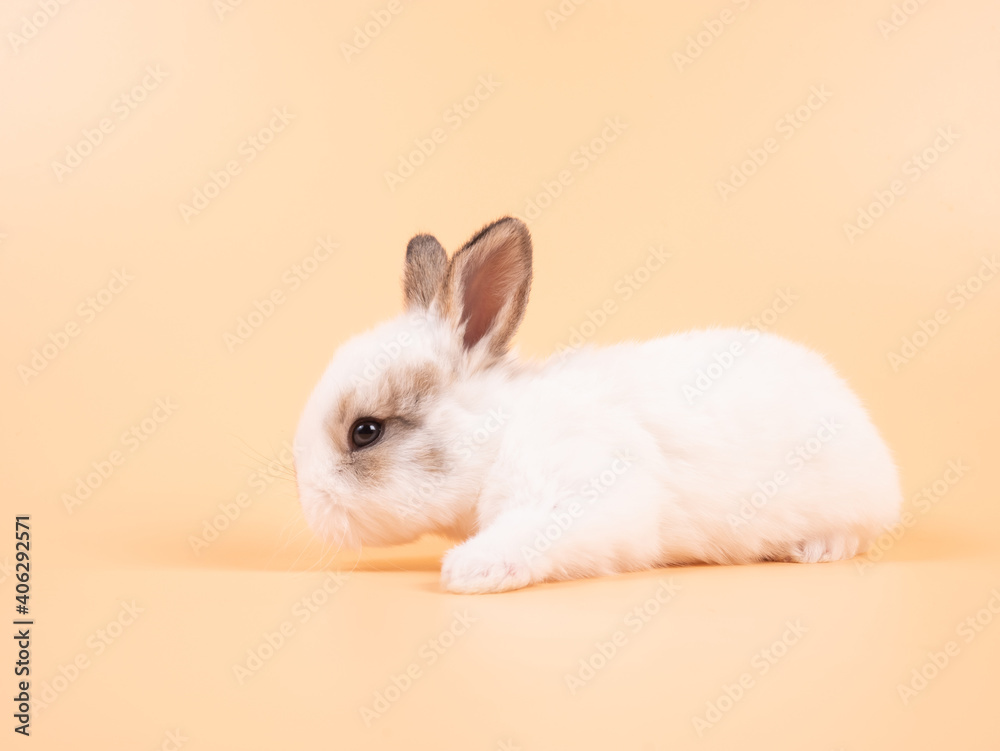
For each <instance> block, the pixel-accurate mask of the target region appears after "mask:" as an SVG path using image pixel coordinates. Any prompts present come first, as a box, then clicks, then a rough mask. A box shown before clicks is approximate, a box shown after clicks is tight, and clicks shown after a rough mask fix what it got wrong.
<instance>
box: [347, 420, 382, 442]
mask: <svg viewBox="0 0 1000 751" xmlns="http://www.w3.org/2000/svg"><path fill="white" fill-rule="evenodd" d="M381 435H382V423H381V422H379V421H378V420H376V419H374V418H371V417H362V418H361V419H360V420H358V421H356V422H355V423H354V426H353V427H352V428H351V443H352V444H354V448H358V449H363V448H364V447H365V446H371V445H372V444H373V443H375V441H377V440H378V439H379V438H380V437H381Z"/></svg>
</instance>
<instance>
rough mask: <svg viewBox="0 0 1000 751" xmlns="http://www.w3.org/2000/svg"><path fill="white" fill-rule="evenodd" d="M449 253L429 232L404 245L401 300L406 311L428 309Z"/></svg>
mask: <svg viewBox="0 0 1000 751" xmlns="http://www.w3.org/2000/svg"><path fill="white" fill-rule="evenodd" d="M447 270H448V256H447V255H446V254H445V252H444V248H442V247H441V243H439V242H438V241H437V239H436V238H434V237H432V236H431V235H416V236H415V237H414V238H413V239H412V240H410V242H409V243H407V245H406V266H405V268H404V270H403V303H404V305H405V306H406V309H407V310H427V308H429V307H430V305H431V302H432V301H433V300H434V296H435V295H437V293H438V291H439V290H440V289H441V285H442V284H443V283H444V276H445V272H446V271H447Z"/></svg>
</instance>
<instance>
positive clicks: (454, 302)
mask: <svg viewBox="0 0 1000 751" xmlns="http://www.w3.org/2000/svg"><path fill="white" fill-rule="evenodd" d="M530 288H531V235H530V234H529V233H528V228H527V227H526V226H525V224H524V222H522V221H521V220H520V219H515V218H513V217H509V216H508V217H504V218H503V219H499V220H497V221H495V222H493V224H489V225H487V226H486V227H483V229H481V230H480V231H479V232H478V233H476V235H474V236H473V237H472V239H471V240H469V242H467V243H466V244H465V245H464V246H463V247H462V249H461V250H459V251H458V252H457V253H455V255H454V256H453V257H452V259H451V264H450V265H449V266H448V274H447V276H446V277H445V281H444V288H443V290H442V301H443V303H444V306H445V312H446V314H447V315H448V316H449V317H450V318H451V320H452V323H453V325H455V326H456V328H458V329H459V330H461V332H462V336H463V341H464V345H465V349H466V350H470V349H472V348H473V347H475V346H477V345H478V344H480V343H482V344H483V349H484V351H485V352H488V353H489V354H491V355H493V356H494V357H500V356H502V355H503V354H504V353H505V352H506V351H507V345H508V344H509V343H510V340H511V338H512V337H513V336H514V332H515V331H517V327H518V326H519V325H520V323H521V319H522V318H524V310H525V308H526V307H527V306H528V290H529V289H530Z"/></svg>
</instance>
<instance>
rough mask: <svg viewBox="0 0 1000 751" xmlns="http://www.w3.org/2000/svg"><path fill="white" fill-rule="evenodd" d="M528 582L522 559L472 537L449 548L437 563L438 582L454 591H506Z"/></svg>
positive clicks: (525, 564) (525, 566) (529, 572)
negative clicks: (439, 562)
mask: <svg viewBox="0 0 1000 751" xmlns="http://www.w3.org/2000/svg"><path fill="white" fill-rule="evenodd" d="M529 584H531V571H530V570H529V568H528V564H527V562H526V561H524V560H519V559H517V558H514V557H511V556H509V555H507V554H506V553H505V552H504V551H502V550H498V549H496V548H495V547H493V546H491V545H486V544H483V541H482V540H478V539H476V538H472V539H471V540H469V541H468V542H466V543H464V544H462V545H459V546H458V547H457V548H452V549H451V550H449V551H448V553H447V554H446V555H445V557H444V561H443V562H442V564H441V586H442V587H444V589H446V590H447V591H449V592H455V593H457V594H486V593H489V592H506V591H507V590H509V589H520V588H521V587H526V586H528V585H529Z"/></svg>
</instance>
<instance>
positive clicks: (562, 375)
mask: <svg viewBox="0 0 1000 751" xmlns="http://www.w3.org/2000/svg"><path fill="white" fill-rule="evenodd" d="M435 311H436V306H432V308H431V310H430V312H429V313H428V314H426V315H425V314H424V313H412V312H410V313H404V314H402V315H401V316H399V317H398V318H397V319H394V320H393V321H390V322H388V323H386V324H383V325H382V326H380V327H378V328H377V329H375V330H373V331H371V332H368V333H367V334H363V335H361V336H359V337H356V338H355V339H353V340H351V341H350V342H348V343H347V344H345V345H344V346H343V347H342V348H341V350H340V351H339V352H338V353H337V355H336V357H335V358H334V360H333V362H332V363H331V364H330V367H329V368H328V370H327V372H326V373H325V374H324V376H323V379H322V380H321V381H320V383H319V385H318V386H317V387H316V390H315V391H314V393H313V395H312V397H311V398H310V400H309V403H308V404H307V406H306V409H305V411H304V414H303V416H302V419H301V422H300V425H299V430H298V433H297V436H296V452H297V459H296V464H297V470H298V477H299V485H300V494H301V497H302V503H303V506H304V508H305V511H306V514H307V518H308V519H309V522H310V524H311V525H312V526H313V527H314V528H315V529H316V530H317V531H318V532H320V533H321V534H323V535H325V536H327V537H329V538H332V540H333V541H334V542H336V543H341V544H345V545H349V546H354V547H357V546H359V545H367V544H374V545H380V544H392V543H399V542H405V541H408V540H412V539H415V538H417V537H419V536H420V535H422V534H425V533H430V532H436V533H440V534H445V535H449V536H452V537H455V538H459V539H463V540H464V542H462V543H461V544H460V545H458V546H457V547H455V548H453V549H452V550H450V551H449V552H448V554H447V555H446V556H445V558H444V562H443V566H442V583H443V585H444V587H445V588H446V589H448V590H450V591H453V592H497V591H503V590H507V589H513V588H517V587H523V586H526V585H529V584H532V583H535V582H541V581H545V580H553V579H568V578H577V577H588V576H598V575H605V574H614V573H617V572H621V571H630V570H638V569H647V568H651V567H656V566H665V565H670V564H683V563H693V562H706V563H730V564H731V563H751V562H755V561H761V560H789V561H799V562H804V563H805V562H817V561H829V560H838V559H844V558H850V557H852V556H854V555H855V554H857V553H859V552H863V551H864V550H866V549H867V548H868V546H869V545H870V544H871V542H872V541H873V539H874V538H875V537H877V536H878V535H879V534H881V533H882V532H883V531H885V529H886V527H887V526H888V525H890V524H892V523H893V522H895V521H896V520H897V519H898V515H899V510H900V504H901V500H902V499H901V493H900V487H899V480H898V476H897V471H896V468H895V466H894V464H893V461H892V457H891V455H890V453H889V450H888V448H887V447H886V445H885V443H884V442H883V441H882V439H881V438H880V436H879V434H878V431H877V430H876V428H875V427H874V426H873V425H872V423H871V421H870V419H869V417H868V414H867V412H866V411H865V409H864V407H863V406H862V404H861V402H860V401H859V400H858V398H857V397H856V396H855V395H854V394H853V393H852V392H851V390H850V389H849V388H848V386H847V385H846V384H845V383H844V381H843V380H841V379H840V378H839V377H838V376H837V374H836V373H835V372H834V371H833V369H832V368H831V367H830V366H829V365H828V364H827V363H826V362H825V361H824V360H823V358H822V357H821V356H820V355H818V354H816V353H815V352H812V351H810V350H808V349H806V348H804V347H802V346H800V345H797V344H794V343H792V342H790V341H787V340H785V339H782V338H780V337H777V336H774V335H771V334H766V333H761V332H757V331H751V330H736V329H717V330H708V331H698V332H690V333H684V334H677V335H673V336H668V337H665V338H662V339H657V340H653V341H648V342H643V343H624V344H619V345H616V346H611V347H606V348H603V349H592V348H586V349H582V350H580V351H577V352H573V353H570V354H568V355H566V356H555V357H553V358H552V359H550V360H549V361H547V362H545V363H543V364H530V363H529V364H519V363H517V362H516V361H515V360H514V359H513V358H512V357H507V358H505V359H502V360H501V361H499V362H497V363H495V364H492V365H489V364H484V363H485V362H486V361H485V360H484V359H483V357H482V353H481V352H479V351H478V350H479V349H480V348H479V347H475V348H473V349H472V350H471V351H470V352H463V350H462V347H461V345H460V343H459V340H458V338H457V337H456V333H455V331H454V330H453V329H452V327H451V325H450V324H449V323H448V322H447V321H446V320H444V319H443V318H440V317H438V315H437V314H436V312H435ZM401 333H408V334H410V335H411V336H412V338H411V340H410V343H409V344H408V345H407V346H402V347H400V349H399V352H398V353H397V354H396V356H395V358H394V359H392V361H391V364H389V365H388V367H387V368H386V371H388V370H389V369H396V368H401V367H407V366H412V365H415V364H420V363H437V364H438V365H439V366H440V367H441V369H442V372H443V373H444V374H445V375H444V377H445V378H446V379H447V385H446V387H445V388H444V389H443V391H442V393H441V395H439V396H437V397H436V398H435V401H434V402H433V404H431V405H430V408H429V410H428V412H427V414H426V416H425V418H424V421H423V423H422V425H421V426H420V429H419V437H413V436H411V437H408V438H407V439H406V440H408V441H411V444H410V445H411V446H414V445H416V443H414V442H415V441H417V440H419V441H422V442H426V445H434V446H437V447H439V448H441V449H442V450H443V451H445V453H446V455H447V457H448V466H449V471H448V472H447V473H446V474H445V475H441V474H440V473H439V474H437V475H431V474H430V473H428V472H427V471H425V469H424V468H422V467H421V466H420V464H419V462H416V461H414V459H413V449H412V448H407V449H403V448H401V449H400V451H399V453H398V457H397V459H398V462H397V461H396V460H394V462H393V464H394V466H393V468H392V470H391V472H390V473H389V474H388V475H387V476H386V477H384V478H383V479H382V481H380V482H379V483H377V486H365V485H361V484H359V483H358V482H357V481H356V480H355V478H353V477H351V476H350V474H349V473H347V472H345V471H344V470H343V469H342V468H341V466H342V465H341V462H343V460H344V458H343V457H342V456H339V455H338V454H337V451H336V450H335V449H333V448H332V447H331V445H330V440H329V437H328V436H327V435H326V433H325V431H326V430H327V429H328V418H329V413H330V410H331V409H332V408H333V405H334V404H336V402H337V400H338V399H339V398H340V396H341V395H342V394H344V393H345V392H347V391H349V390H351V389H356V388H374V386H373V385H371V384H369V383H368V381H366V380H364V378H363V373H362V371H363V370H364V369H365V364H366V363H369V364H371V363H373V362H374V359H375V358H376V357H377V356H378V355H379V353H382V352H384V351H385V347H386V345H387V343H389V342H398V341H399V336H400V334H401ZM734 345H735V346H736V350H735V351H737V352H738V353H739V354H737V355H733V352H734V349H733V348H734ZM390 349H392V348H391V347H390ZM725 353H729V354H730V355H732V357H731V360H730V359H727V357H726V354H725ZM383 360H385V358H383ZM725 363H728V367H723V365H724V364H725ZM699 371H701V372H703V373H705V372H706V371H707V372H709V373H711V374H715V375H717V378H715V379H714V380H713V379H711V377H710V376H709V375H706V377H707V378H708V379H709V380H708V381H706V380H705V379H704V378H703V379H702V380H701V381H700V384H701V385H702V386H704V385H705V384H706V383H708V388H705V389H702V390H701V391H700V392H699V391H692V389H694V388H696V387H697V384H698V383H699V381H697V377H698V373H699ZM369 375H371V371H370V370H369ZM359 376H361V377H362V380H361V382H360V383H359V382H358V380H357V379H358V377H359ZM378 378H379V376H378V375H376V377H375V378H374V379H372V381H373V382H377V380H378ZM491 415H492V417H491ZM359 417H360V416H359ZM824 425H825V426H826V427H824ZM831 426H832V427H831ZM400 445H401V447H402V444H400ZM817 446H818V450H815V451H813V449H816V448H817ZM365 450H368V449H365ZM797 451H798V452H799V453H796V452H797ZM803 457H807V459H806V458H803ZM781 473H783V474H781ZM782 478H783V479H782ZM761 488H763V490H762V489H761ZM772 488H773V489H774V490H776V492H774V493H769V492H768V491H770V490H771V489H772ZM755 492H757V493H758V495H757V496H755V497H752V494H753V493H755ZM761 499H763V502H761ZM754 501H756V502H757V506H754V503H753V502H754Z"/></svg>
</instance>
